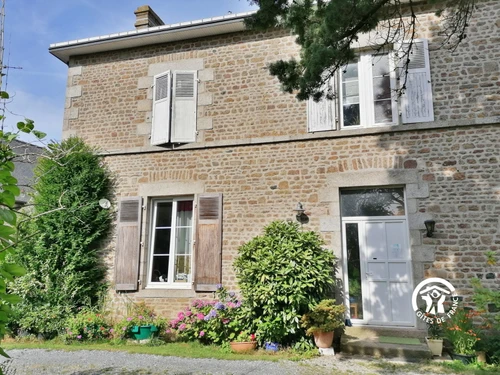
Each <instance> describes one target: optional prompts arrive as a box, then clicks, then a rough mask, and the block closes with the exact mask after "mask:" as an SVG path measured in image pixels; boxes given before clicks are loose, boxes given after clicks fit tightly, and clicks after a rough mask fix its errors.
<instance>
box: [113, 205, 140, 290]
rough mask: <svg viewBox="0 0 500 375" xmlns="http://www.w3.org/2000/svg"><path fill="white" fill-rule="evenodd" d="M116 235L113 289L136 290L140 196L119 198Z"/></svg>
mask: <svg viewBox="0 0 500 375" xmlns="http://www.w3.org/2000/svg"><path fill="white" fill-rule="evenodd" d="M119 207H120V212H119V214H118V225H117V235H116V254H115V289H116V290H117V291H131V290H132V291H133V290H137V285H138V280H139V254H140V246H141V244H140V237H141V233H140V232H141V214H142V199H141V197H127V198H122V199H121V200H120V206H119Z"/></svg>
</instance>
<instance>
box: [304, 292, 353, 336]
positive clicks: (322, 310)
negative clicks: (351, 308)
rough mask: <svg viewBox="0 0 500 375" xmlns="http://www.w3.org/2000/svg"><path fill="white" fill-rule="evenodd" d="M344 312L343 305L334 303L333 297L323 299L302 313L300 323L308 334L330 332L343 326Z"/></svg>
mask: <svg viewBox="0 0 500 375" xmlns="http://www.w3.org/2000/svg"><path fill="white" fill-rule="evenodd" d="M344 313H345V306H344V305H336V304H335V300H334V299H324V300H322V301H321V302H320V303H318V304H317V305H316V306H314V307H313V308H312V309H311V311H309V312H307V313H305V314H304V315H302V318H301V319H300V325H301V326H302V327H303V328H305V329H306V334H308V335H313V334H314V333H315V332H319V331H322V332H332V331H334V330H336V329H337V328H343V327H344Z"/></svg>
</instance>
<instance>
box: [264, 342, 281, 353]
mask: <svg viewBox="0 0 500 375" xmlns="http://www.w3.org/2000/svg"><path fill="white" fill-rule="evenodd" d="M264 349H266V350H267V351H270V352H277V351H278V349H279V344H278V343H277V342H266V343H265V344H264Z"/></svg>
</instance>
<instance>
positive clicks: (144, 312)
mask: <svg viewBox="0 0 500 375" xmlns="http://www.w3.org/2000/svg"><path fill="white" fill-rule="evenodd" d="M148 325H152V326H155V327H156V328H158V330H159V331H163V330H165V327H166V325H167V321H166V320H165V319H164V318H161V317H158V316H157V315H156V314H155V313H154V310H153V309H151V308H150V307H148V306H146V304H145V303H144V302H141V303H139V304H136V305H134V306H133V308H132V309H131V311H130V312H129V314H128V316H127V317H125V318H123V319H122V320H120V321H119V322H118V323H116V324H115V327H114V330H115V336H116V337H118V338H121V339H124V338H127V337H129V336H130V334H131V333H132V330H133V328H134V327H141V326H148Z"/></svg>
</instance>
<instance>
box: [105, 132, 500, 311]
mask: <svg viewBox="0 0 500 375" xmlns="http://www.w3.org/2000/svg"><path fill="white" fill-rule="evenodd" d="M498 129H499V128H498V127H497V126H495V125H492V126H483V127H481V128H480V129H476V128H475V127H464V128H458V129H445V130H436V131H415V132H407V133H399V134H395V135H394V134H393V135H390V134H385V135H383V136H365V137H350V138H346V139H340V140H339V139H329V140H318V141H306V142H304V141H297V142H292V143H282V144H276V145H272V144H269V145H257V146H255V145H254V146H247V147H236V148H234V147H221V148H213V149H208V150H187V151H174V152H162V153H161V152H160V153H150V154H136V155H123V156H110V157H107V158H106V162H107V163H108V164H109V166H110V167H111V169H112V170H114V171H118V172H119V175H120V184H119V186H118V191H117V195H136V194H138V187H139V186H140V185H141V184H142V183H156V182H160V183H161V182H164V181H165V180H166V179H167V180H168V181H169V183H172V182H176V181H177V182H185V180H184V179H183V176H182V175H179V178H175V174H174V172H172V173H166V174H165V173H161V172H158V170H159V168H160V167H161V169H162V170H166V171H169V170H170V171H176V170H178V169H183V170H184V171H186V173H188V175H189V181H193V182H197V183H200V182H201V183H203V184H204V186H205V190H206V191H207V192H221V193H223V198H224V215H223V232H224V235H223V284H224V285H226V286H228V287H229V288H235V287H236V280H235V276H234V272H233V269H232V261H233V259H234V257H235V256H236V254H237V248H238V247H239V246H240V245H242V244H243V243H245V242H246V241H248V240H250V239H251V238H252V237H253V236H255V235H257V234H260V233H261V230H262V228H263V226H264V225H266V224H268V223H269V222H271V221H272V220H276V219H293V215H294V214H293V211H292V209H293V208H294V206H295V204H296V202H297V201H301V202H303V203H304V206H305V208H306V212H307V214H308V215H309V217H310V222H309V224H307V225H305V228H307V229H313V230H319V231H321V233H322V235H323V237H324V238H325V239H326V241H327V246H328V247H329V248H333V250H334V251H335V252H336V253H339V252H340V249H339V248H338V246H337V245H336V243H335V241H334V239H333V236H334V235H335V232H336V230H335V228H329V227H328V226H325V225H324V224H322V223H321V220H322V218H325V217H328V216H330V215H335V213H333V212H331V203H330V202H329V200H328V198H326V197H327V195H328V194H324V193H322V191H324V190H325V186H327V180H328V178H329V177H331V176H335V177H339V176H342V175H346V174H350V173H353V172H357V173H358V174H359V175H358V177H357V178H358V181H357V182H356V183H357V184H359V186H364V185H365V183H364V181H366V176H367V174H368V173H373V172H375V173H376V174H378V175H380V176H381V177H380V178H383V177H384V176H385V175H389V174H391V173H392V172H398V171H399V172H404V171H406V172H408V171H411V172H412V173H416V175H417V181H416V184H417V185H419V186H424V185H425V186H427V187H426V188H425V189H423V190H425V191H426V192H424V193H423V195H422V198H420V199H418V204H417V206H416V207H413V208H412V207H407V209H408V211H409V214H410V213H411V214H412V215H413V217H414V219H409V221H410V230H411V231H412V232H413V233H412V235H411V244H412V252H413V258H414V262H415V263H418V264H420V265H421V266H422V267H420V268H414V272H417V271H418V270H421V271H420V272H421V274H419V275H417V274H414V279H415V280H417V281H418V280H421V279H422V278H423V277H424V276H425V277H427V276H438V277H443V278H445V279H447V280H449V281H451V282H452V283H453V284H454V285H455V287H456V288H457V289H458V292H459V293H460V294H463V295H467V294H469V293H470V291H471V288H470V283H469V282H470V278H472V277H479V278H481V279H483V280H486V279H487V278H488V277H491V275H493V276H494V279H492V280H488V283H489V285H496V286H499V285H500V284H499V282H500V267H499V266H488V265H487V263H486V256H485V251H486V250H494V251H495V250H498V249H499V246H500V235H499V234H498V233H499V225H500V222H499V214H500V190H499V186H498V181H500V151H499V150H498V147H497V145H498V133H499V132H498ZM166 175H168V178H167V176H166ZM340 187H342V186H340ZM421 190H422V189H421ZM407 194H410V192H409V191H408V187H407ZM429 215H430V216H432V217H433V218H434V220H435V221H436V233H435V235H434V236H433V237H432V238H426V237H425V235H424V232H425V231H424V225H423V220H424V219H425V218H427V217H428V216H429ZM412 221H415V222H412ZM110 260H112V258H111V259H110ZM415 269H416V270H417V271H415ZM424 269H425V271H424ZM424 272H425V273H424ZM488 275H490V276H488ZM169 295H171V293H170V292H169V291H163V296H164V298H158V299H155V301H154V304H155V306H157V308H158V309H159V311H162V312H164V313H165V314H169V315H172V314H173V313H175V311H176V309H178V308H179V305H183V304H187V303H188V301H189V298H182V297H172V298H171V299H169V298H168V296H169ZM137 297H138V298H141V297H140V295H139V296H137ZM133 298H136V297H133ZM146 300H148V301H151V300H149V299H148V298H146ZM465 302H466V303H469V302H470V299H466V301H465ZM151 303H153V302H151Z"/></svg>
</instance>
